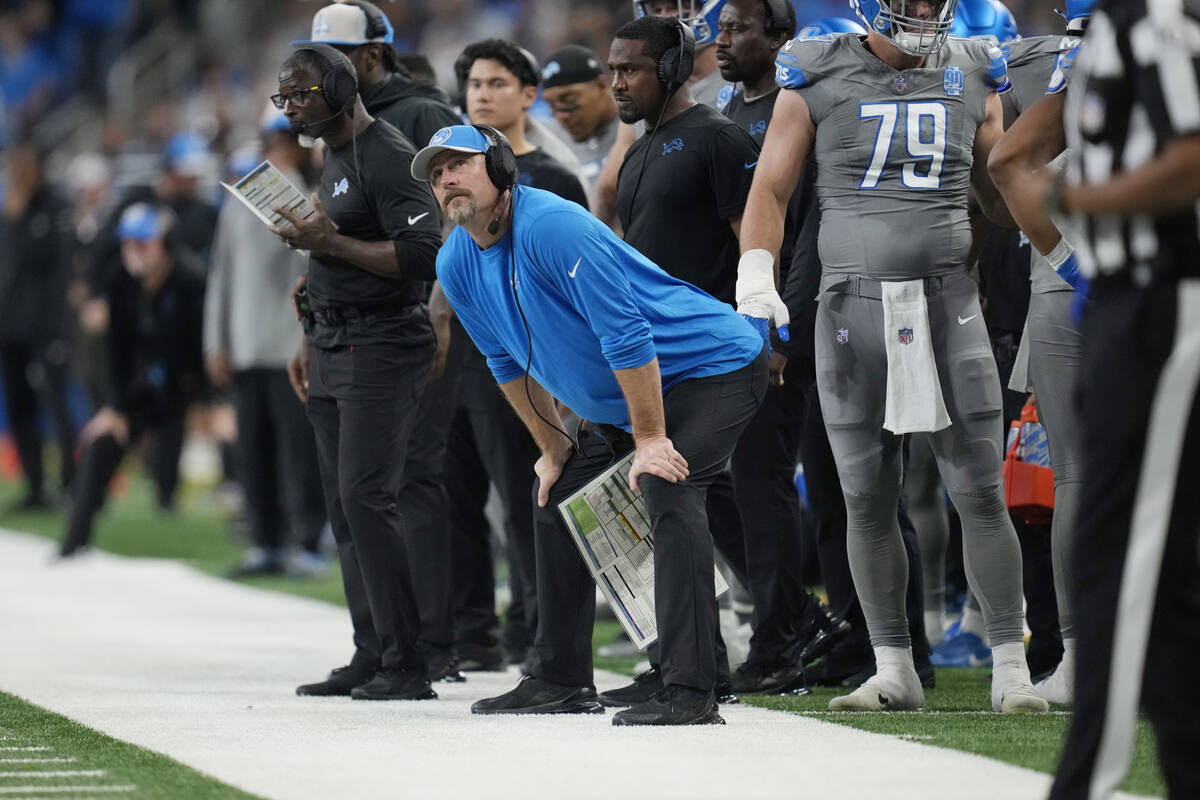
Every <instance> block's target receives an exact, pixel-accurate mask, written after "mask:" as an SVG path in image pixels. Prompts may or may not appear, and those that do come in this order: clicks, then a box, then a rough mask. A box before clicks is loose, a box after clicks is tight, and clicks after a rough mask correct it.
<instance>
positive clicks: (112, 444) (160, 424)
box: [62, 402, 187, 553]
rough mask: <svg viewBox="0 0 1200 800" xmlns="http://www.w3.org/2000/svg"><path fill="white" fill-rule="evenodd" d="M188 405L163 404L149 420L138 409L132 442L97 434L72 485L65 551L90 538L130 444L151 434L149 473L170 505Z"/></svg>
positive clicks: (161, 500) (161, 502) (161, 501)
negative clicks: (151, 445)
mask: <svg viewBox="0 0 1200 800" xmlns="http://www.w3.org/2000/svg"><path fill="white" fill-rule="evenodd" d="M186 413H187V404H186V403H183V402H181V403H180V405H179V406H178V407H176V408H173V409H165V408H161V407H160V408H159V409H158V412H157V413H156V415H155V416H154V418H153V419H152V421H150V422H147V421H146V418H145V417H143V416H142V415H141V414H140V413H139V412H137V411H133V412H130V414H129V442H127V443H126V444H124V445H123V444H121V443H120V442H118V441H117V440H116V439H115V438H114V437H112V436H108V435H105V436H98V437H96V439H95V440H94V441H93V442H92V443H91V444H89V445H88V446H87V447H86V448H84V450H83V453H82V454H81V455H80V457H79V470H78V474H77V475H76V477H75V481H74V483H73V484H72V486H71V510H70V512H69V513H68V515H67V529H66V533H65V534H64V536H63V541H62V551H63V552H64V553H69V552H72V551H74V550H75V549H76V548H79V547H82V546H84V545H86V544H87V543H88V542H90V541H91V538H92V520H93V518H94V517H95V516H96V512H98V511H99V510H100V509H101V508H102V507H103V506H104V501H105V499H106V498H107V497H108V485H109V481H111V480H112V476H113V475H114V474H115V473H116V471H117V467H119V466H120V465H121V459H122V458H123V457H124V456H125V453H126V451H127V449H128V447H131V446H133V445H134V444H136V443H137V442H138V440H139V439H141V438H142V436H143V435H149V436H150V437H151V438H152V440H153V447H152V448H151V450H150V453H149V463H148V466H149V467H150V472H151V475H152V477H153V478H154V482H155V488H156V491H157V496H158V507H159V508H160V509H169V508H171V507H172V505H173V502H174V495H175V488H176V487H177V486H178V484H179V454H180V452H181V451H182V450H183V433H184V416H185V414H186Z"/></svg>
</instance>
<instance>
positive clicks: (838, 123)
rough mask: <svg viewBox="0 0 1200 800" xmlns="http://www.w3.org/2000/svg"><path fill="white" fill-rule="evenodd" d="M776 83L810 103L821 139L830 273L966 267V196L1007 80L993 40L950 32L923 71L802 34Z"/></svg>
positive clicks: (852, 41) (784, 53)
mask: <svg viewBox="0 0 1200 800" xmlns="http://www.w3.org/2000/svg"><path fill="white" fill-rule="evenodd" d="M776 81H777V83H778V84H779V85H780V86H781V87H782V88H784V89H792V90H795V91H797V92H799V93H800V95H801V96H802V97H803V98H804V100H805V101H806V102H807V103H808V108H809V112H810V113H811V115H812V120H813V124H814V125H815V126H816V139H815V142H814V144H813V156H814V158H815V160H816V165H817V176H816V185H817V196H818V198H819V200H820V204H821V227H820V234H819V251H820V256H821V264H822V266H823V267H824V270H825V271H826V273H833V272H850V273H855V274H859V275H866V276H868V277H871V278H875V279H879V280H905V279H909V278H918V277H923V276H927V275H942V274H946V273H949V272H952V271H954V270H956V269H960V268H962V266H963V265H964V264H965V263H966V260H967V252H968V251H969V250H970V247H971V226H970V223H969V221H968V219H967V195H968V191H969V188H970V182H971V165H972V162H973V155H972V150H973V147H974V144H975V133H976V132H977V131H978V130H979V126H980V124H981V123H982V122H983V119H984V114H985V103H986V101H987V96H988V95H989V94H990V93H992V92H994V91H997V90H1000V91H1004V90H1006V89H1007V88H1008V87H1007V78H1006V70H1005V64H1004V57H1003V56H1002V55H1001V53H1000V50H999V49H998V48H997V47H996V46H995V45H993V44H990V43H988V42H983V41H974V40H968V39H959V38H953V37H952V38H950V39H948V40H947V41H946V43H945V45H943V47H942V48H941V50H939V51H938V52H937V53H935V54H933V55H931V56H929V57H928V58H927V59H926V62H925V66H923V67H920V68H917V69H906V70H899V71H898V70H896V69H893V68H892V67H890V66H888V65H887V64H886V63H884V62H883V61H881V60H879V59H878V58H876V57H875V56H874V55H872V54H871V52H870V51H868V50H867V49H866V47H865V46H864V43H863V37H861V36H858V35H855V34H833V35H829V36H823V37H817V38H813V39H796V40H793V41H791V42H789V43H788V44H787V45H786V46H785V47H784V48H783V49H782V50H780V52H779V56H778V57H777V59H776Z"/></svg>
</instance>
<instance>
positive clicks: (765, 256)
mask: <svg viewBox="0 0 1200 800" xmlns="http://www.w3.org/2000/svg"><path fill="white" fill-rule="evenodd" d="M743 270H744V271H746V272H748V273H756V272H758V273H761V272H763V271H766V272H767V274H769V275H770V276H771V281H772V283H774V280H775V257H774V256H773V255H771V251H769V250H763V249H761V248H759V249H756V250H747V251H746V252H744V253H742V257H741V258H740V259H738V273H739V274H741V273H742V271H743Z"/></svg>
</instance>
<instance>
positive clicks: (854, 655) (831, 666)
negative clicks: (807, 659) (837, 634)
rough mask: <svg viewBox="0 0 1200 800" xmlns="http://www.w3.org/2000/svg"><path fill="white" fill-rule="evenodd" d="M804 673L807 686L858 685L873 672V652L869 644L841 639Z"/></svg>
mask: <svg viewBox="0 0 1200 800" xmlns="http://www.w3.org/2000/svg"><path fill="white" fill-rule="evenodd" d="M806 673H807V676H808V685H809V686H849V685H851V684H853V685H854V686H858V685H860V684H861V683H862V682H863V681H865V680H866V679H867V678H869V677H871V676H872V675H874V674H875V654H874V652H873V651H872V650H871V646H870V644H867V643H865V642H858V641H850V640H847V641H843V642H842V643H841V644H839V645H837V646H836V647H834V648H833V649H832V650H830V651H829V655H827V656H825V658H824V659H822V660H821V661H820V663H818V664H816V665H814V666H811V667H809V668H808V669H807V670H806ZM860 678H861V680H860ZM855 681H858V682H857V683H855Z"/></svg>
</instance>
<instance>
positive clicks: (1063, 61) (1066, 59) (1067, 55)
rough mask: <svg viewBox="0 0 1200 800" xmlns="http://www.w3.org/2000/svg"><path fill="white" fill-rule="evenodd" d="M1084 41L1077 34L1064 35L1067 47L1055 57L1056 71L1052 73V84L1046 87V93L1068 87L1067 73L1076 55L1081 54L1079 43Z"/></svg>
mask: <svg viewBox="0 0 1200 800" xmlns="http://www.w3.org/2000/svg"><path fill="white" fill-rule="evenodd" d="M1082 41H1083V40H1082V39H1080V38H1079V37H1077V36H1069V37H1067V36H1064V37H1063V46H1064V48H1065V49H1063V50H1061V51H1059V53H1058V56H1057V57H1056V58H1055V59H1054V71H1053V72H1052V73H1050V85H1049V86H1047V87H1046V94H1058V93H1059V92H1061V91H1063V90H1064V89H1066V88H1067V75H1068V74H1069V73H1070V72H1071V67H1072V65H1074V63H1075V56H1077V55H1079V45H1080V44H1081V43H1082Z"/></svg>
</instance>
